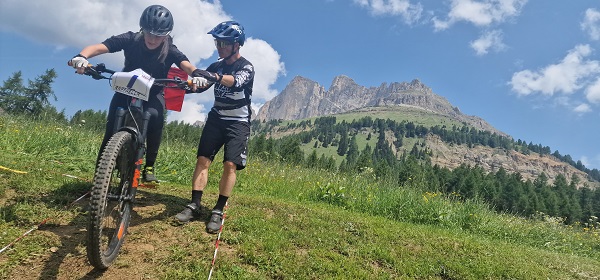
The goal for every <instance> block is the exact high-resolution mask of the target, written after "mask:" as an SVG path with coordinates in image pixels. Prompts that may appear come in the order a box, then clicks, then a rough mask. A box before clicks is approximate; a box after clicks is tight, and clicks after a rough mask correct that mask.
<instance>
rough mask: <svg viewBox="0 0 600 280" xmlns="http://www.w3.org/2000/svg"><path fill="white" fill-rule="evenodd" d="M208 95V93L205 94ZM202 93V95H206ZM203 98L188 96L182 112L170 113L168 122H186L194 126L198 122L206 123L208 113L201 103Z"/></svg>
mask: <svg viewBox="0 0 600 280" xmlns="http://www.w3.org/2000/svg"><path fill="white" fill-rule="evenodd" d="M204 93H207V92H204ZM204 93H201V94H204ZM199 99H201V98H198V96H194V95H189V94H188V95H187V96H186V97H185V101H184V102H183V106H182V108H181V112H175V111H169V115H168V116H167V121H168V122H173V121H176V122H180V121H182V122H184V123H189V124H194V123H195V122H196V121H202V122H204V121H206V113H205V107H204V104H202V103H200V102H201V100H199Z"/></svg>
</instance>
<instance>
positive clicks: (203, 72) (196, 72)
mask: <svg viewBox="0 0 600 280" xmlns="http://www.w3.org/2000/svg"><path fill="white" fill-rule="evenodd" d="M192 77H203V78H205V79H207V80H208V81H209V82H213V83H214V82H217V74H215V73H212V72H208V71H206V70H200V69H196V70H194V72H192Z"/></svg>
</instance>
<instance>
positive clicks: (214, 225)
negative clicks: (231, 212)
mask: <svg viewBox="0 0 600 280" xmlns="http://www.w3.org/2000/svg"><path fill="white" fill-rule="evenodd" d="M222 224H223V211H221V210H216V209H215V210H212V212H211V215H210V221H208V224H206V231H207V232H208V233H217V232H219V230H220V229H221V225H222Z"/></svg>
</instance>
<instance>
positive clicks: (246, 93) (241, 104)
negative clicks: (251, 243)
mask: <svg viewBox="0 0 600 280" xmlns="http://www.w3.org/2000/svg"><path fill="white" fill-rule="evenodd" d="M208 34H211V35H212V36H213V37H214V40H215V45H216V48H217V51H218V53H219V58H220V60H219V61H217V62H215V63H213V64H211V65H210V66H209V67H208V68H207V69H206V70H200V69H197V70H195V71H194V72H193V73H192V76H194V77H203V78H206V79H207V80H208V82H209V86H208V87H206V88H205V89H204V90H206V89H208V88H209V87H210V85H212V84H214V94H215V103H214V105H213V107H212V109H211V110H210V112H209V113H208V119H207V120H206V124H205V125H204V129H203V130H202V136H201V137H200V143H199V144H198V153H197V161H196V168H195V170H194V175H193V179H192V201H191V202H190V204H188V205H187V206H186V208H185V209H184V210H183V211H182V212H181V213H179V214H177V215H176V216H175V217H176V219H177V220H179V221H180V222H184V223H185V222H188V221H190V220H191V219H192V218H194V217H197V216H198V214H199V210H200V201H201V199H202V193H203V191H204V187H206V184H207V181H208V168H209V167H210V165H211V163H212V162H213V160H214V158H215V155H216V154H217V152H218V151H219V150H220V149H221V147H224V159H223V174H222V176H221V180H220V182H219V198H218V200H217V203H216V205H215V207H214V208H213V210H212V212H211V217H210V221H209V222H208V224H207V225H206V231H208V232H209V233H216V232H218V231H219V228H220V227H221V221H222V219H223V208H225V204H226V202H227V199H228V198H229V197H230V195H231V192H232V190H233V186H234V185H235V181H236V171H237V170H242V169H244V168H245V167H246V157H247V151H248V139H249V137H250V116H251V113H252V110H251V108H250V103H251V97H252V86H253V84H254V66H252V63H250V61H248V60H246V59H245V58H244V57H242V56H241V54H240V52H239V51H240V48H241V47H242V46H243V45H244V41H245V39H246V34H245V33H244V28H243V27H242V25H241V24H239V23H238V22H235V21H226V22H222V23H220V24H219V25H217V26H216V27H215V28H213V29H212V30H211V31H210V32H208ZM200 90H202V89H200Z"/></svg>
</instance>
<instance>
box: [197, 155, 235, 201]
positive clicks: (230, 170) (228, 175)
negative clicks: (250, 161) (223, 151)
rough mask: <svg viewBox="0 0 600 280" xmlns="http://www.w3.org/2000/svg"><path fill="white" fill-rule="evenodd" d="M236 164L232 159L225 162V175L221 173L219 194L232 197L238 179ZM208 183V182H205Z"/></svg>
mask: <svg viewBox="0 0 600 280" xmlns="http://www.w3.org/2000/svg"><path fill="white" fill-rule="evenodd" d="M235 171H236V166H235V163H233V162H231V161H226V162H224V163H223V175H221V181H220V182H219V194H220V195H223V196H227V197H230V196H231V192H232V191H233V186H234V185H235V180H236V174H235ZM204 185H206V182H205V183H204Z"/></svg>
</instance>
